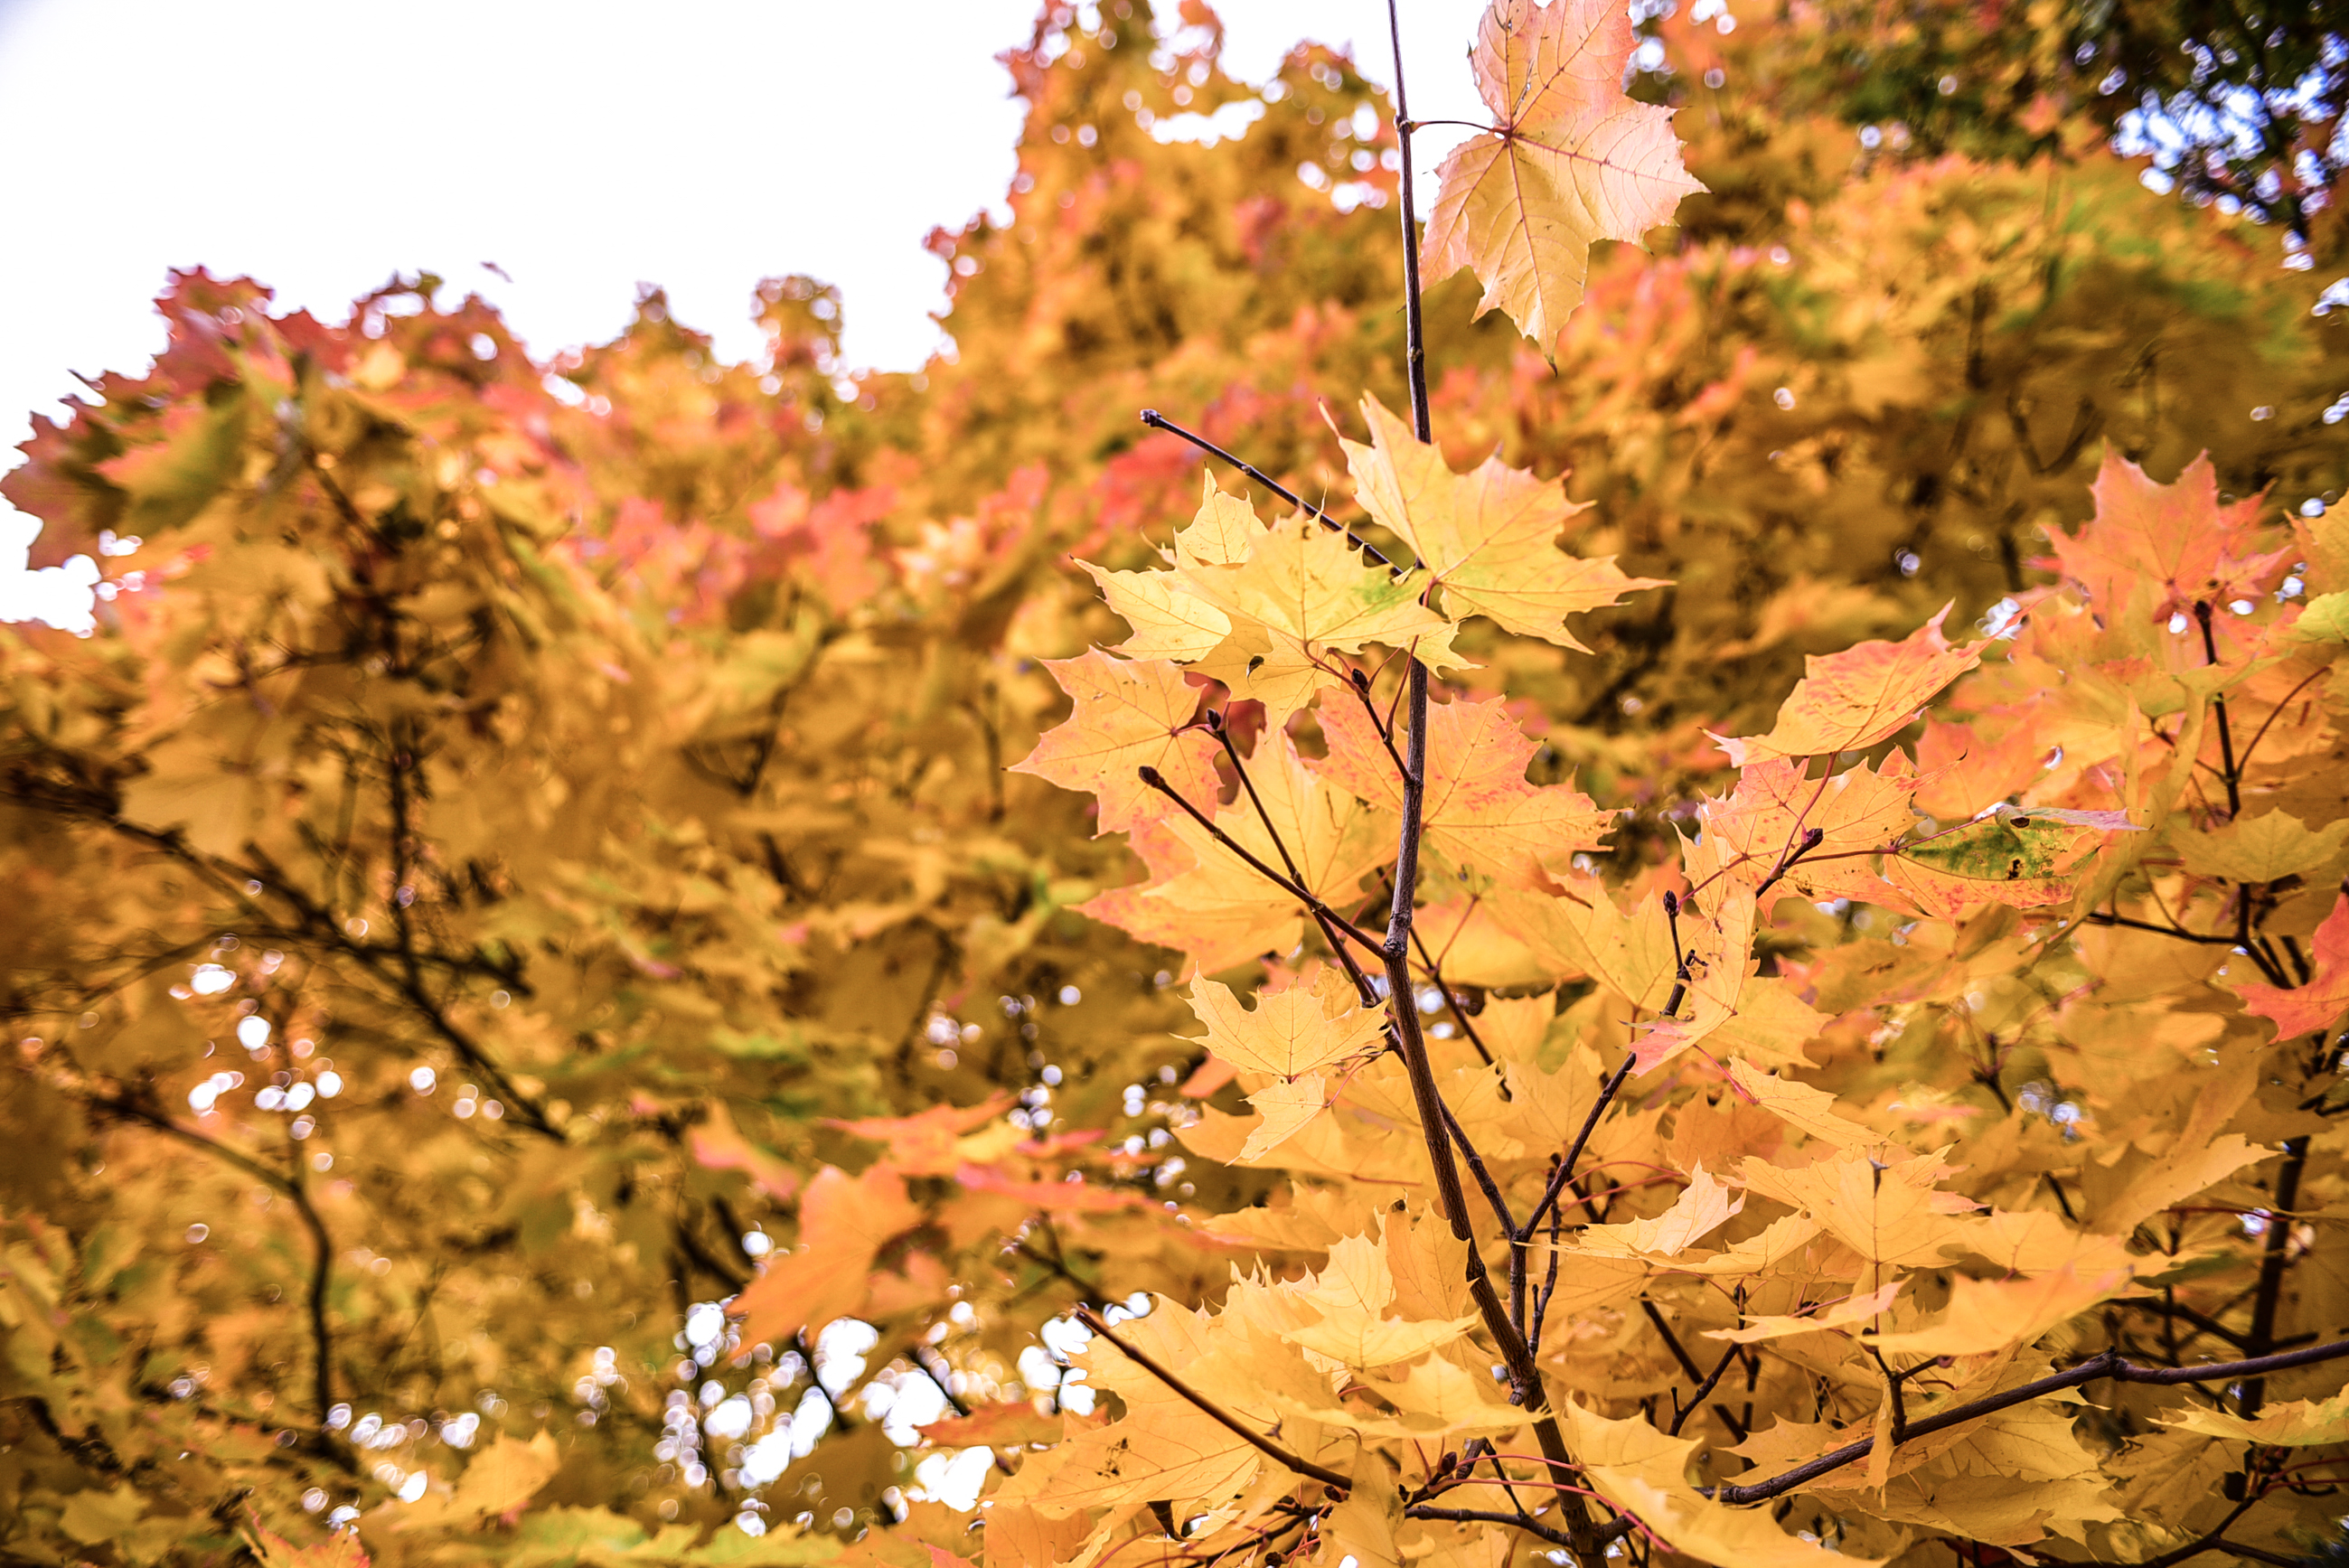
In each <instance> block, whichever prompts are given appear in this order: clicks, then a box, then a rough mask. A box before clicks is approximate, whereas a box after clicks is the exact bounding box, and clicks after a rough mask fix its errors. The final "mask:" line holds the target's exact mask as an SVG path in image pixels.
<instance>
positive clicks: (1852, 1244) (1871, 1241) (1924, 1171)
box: [1739, 1153, 1977, 1268]
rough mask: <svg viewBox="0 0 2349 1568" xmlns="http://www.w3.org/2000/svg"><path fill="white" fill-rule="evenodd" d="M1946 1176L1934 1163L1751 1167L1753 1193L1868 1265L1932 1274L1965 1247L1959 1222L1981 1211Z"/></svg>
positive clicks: (1921, 1159)
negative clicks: (1799, 1216)
mask: <svg viewBox="0 0 2349 1568" xmlns="http://www.w3.org/2000/svg"><path fill="white" fill-rule="evenodd" d="M1945 1173H1946V1168H1945V1167H1943V1166H1941V1165H1940V1163H1939V1162H1938V1161H1935V1160H1934V1159H1932V1158H1931V1157H1930V1156H1922V1155H1920V1156H1914V1157H1910V1158H1907V1159H1899V1160H1893V1161H1878V1160H1875V1159H1871V1158H1869V1157H1868V1156H1866V1155H1862V1154H1856V1153H1846V1154H1841V1155H1838V1156H1837V1158H1835V1159H1833V1160H1827V1161H1820V1162H1819V1163H1817V1164H1816V1165H1810V1166H1806V1167H1805V1168H1804V1169H1802V1170H1800V1171H1782V1170H1779V1169H1777V1168H1776V1167H1775V1166H1771V1165H1767V1164H1764V1162H1762V1161H1759V1160H1755V1159H1750V1158H1749V1159H1748V1160H1747V1161H1745V1162H1744V1165H1743V1166H1742V1167H1740V1170H1739V1175H1740V1177H1741V1179H1742V1180H1743V1181H1744V1183H1745V1185H1746V1187H1747V1189H1748V1190H1749V1191H1753V1192H1755V1193H1758V1194H1759V1195H1761V1196H1763V1197H1764V1198H1772V1199H1775V1200H1776V1201H1777V1202H1781V1203H1784V1204H1785V1205H1786V1206H1787V1207H1789V1208H1791V1209H1795V1210H1797V1211H1799V1212H1803V1213H1806V1214H1808V1215H1809V1216H1810V1217H1811V1218H1813V1219H1815V1220H1816V1221H1818V1222H1819V1223H1820V1224H1822V1225H1824V1226H1826V1229H1827V1230H1828V1231H1829V1232H1830V1233H1833V1234H1834V1236H1835V1237H1836V1239H1837V1240H1838V1241H1840V1242H1842V1243H1844V1245H1846V1246H1847V1247H1849V1248H1850V1249H1851V1250H1852V1251H1854V1252H1856V1253H1858V1254H1859V1255H1860V1256H1861V1257H1864V1258H1868V1259H1870V1260H1872V1261H1875V1262H1877V1263H1879V1264H1894V1265H1898V1266H1901V1267H1909V1268H1928V1267H1930V1266H1932V1265H1933V1264H1936V1263H1938V1262H1940V1260H1941V1259H1942V1258H1943V1257H1945V1256H1946V1255H1947V1254H1949V1253H1951V1252H1954V1251H1955V1250H1956V1249H1957V1248H1958V1247H1959V1246H1961V1245H1962V1241H1961V1237H1962V1234H1963V1233H1962V1229H1961V1227H1960V1226H1959V1225H1958V1223H1957V1222H1956V1221H1955V1219H1954V1216H1956V1215H1959V1214H1964V1213H1969V1212H1971V1211H1972V1210H1973V1209H1974V1208H1976V1207H1977V1205H1976V1204H1975V1203H1974V1202H1972V1201H1971V1199H1968V1198H1965V1197H1963V1196H1961V1195H1960V1194H1958V1193H1955V1192H1942V1191H1936V1190H1935V1189H1934V1186H1933V1183H1934V1182H1935V1181H1938V1180H1940V1177H1941V1176H1942V1175H1943V1174H1945Z"/></svg>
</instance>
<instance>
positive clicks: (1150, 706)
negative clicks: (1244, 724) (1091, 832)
mask: <svg viewBox="0 0 2349 1568" xmlns="http://www.w3.org/2000/svg"><path fill="white" fill-rule="evenodd" d="M1044 667H1045V668H1046V669H1048V670H1050V671H1051V672H1052V678H1053V679H1054V680H1056V681H1058V682H1060V684H1061V690H1062V691H1064V692H1067V693H1068V694H1069V696H1071V697H1072V698H1073V699H1075V705H1076V706H1075V707H1074V709H1073V711H1071V713H1070V715H1069V717H1068V718H1067V720H1066V721H1064V722H1063V723H1061V725H1059V726H1058V727H1055V728H1053V729H1051V730H1050V731H1047V732H1046V733H1045V734H1044V736H1043V737H1042V738H1040V739H1039V740H1038V741H1037V742H1036V748H1035V749H1034V750H1033V751H1030V753H1029V754H1028V755H1027V757H1026V758H1023V759H1021V760H1020V761H1018V762H1015V763H1013V764H1012V765H1011V771H1013V772H1014V773H1033V774H1035V775H1036V776H1037V777H1038V778H1040V779H1050V781H1051V782H1053V783H1055V784H1058V785H1060V786H1061V788H1062V789H1083V790H1090V791H1092V793H1094V794H1095V795H1097V796H1099V797H1100V799H1101V820H1100V826H1099V830H1100V831H1102V832H1104V833H1114V832H1124V831H1127V830H1131V829H1133V827H1135V826H1136V825H1137V824H1140V823H1143V822H1148V821H1154V820H1157V819H1159V818H1162V817H1164V816H1167V815H1169V814H1170V813H1172V812H1174V810H1176V809H1177V808H1176V807H1175V806H1174V803H1173V802H1172V801H1170V800H1168V799H1166V798H1165V796H1164V795H1163V794H1161V793H1160V792H1159V791H1157V790H1155V789H1151V788H1150V787H1148V786H1147V785H1145V784H1143V782H1142V779H1141V777H1140V775H1141V770H1142V769H1144V768H1154V769H1157V770H1158V772H1159V775H1160V776H1161V777H1162V778H1164V779H1165V780H1166V782H1167V783H1168V785H1169V786H1171V787H1172V788H1173V789H1175V790H1177V791H1178V792H1179V793H1181V794H1182V795H1183V797H1184V798H1185V799H1189V800H1192V801H1194V802H1197V801H1205V800H1209V799H1214V797H1215V793H1216V787H1217V786H1216V771H1215V766H1214V763H1213V761H1212V760H1211V759H1212V758H1214V756H1215V754H1216V750H1217V747H1216V739H1215V737H1214V736H1212V735H1210V734H1208V733H1207V732H1206V731H1205V730H1201V729H1193V728H1191V727H1190V724H1191V717H1192V716H1193V715H1194V714H1195V713H1196V712H1197V711H1198V707H1199V690H1198V688H1197V687H1196V686H1191V685H1189V684H1188V683H1186V682H1185V680H1184V678H1183V672H1182V670H1181V668H1180V667H1179V666H1177V665H1173V664H1169V663H1167V662H1165V661H1164V660H1156V659H1152V660H1143V661H1128V660H1124V659H1116V658H1112V657H1111V656H1110V655H1107V654H1104V653H1102V651H1101V650H1100V649H1098V648H1095V649H1092V650H1090V651H1089V652H1086V653H1083V654H1080V655H1077V656H1076V657H1075V658H1073V659H1047V660H1045V661H1044Z"/></svg>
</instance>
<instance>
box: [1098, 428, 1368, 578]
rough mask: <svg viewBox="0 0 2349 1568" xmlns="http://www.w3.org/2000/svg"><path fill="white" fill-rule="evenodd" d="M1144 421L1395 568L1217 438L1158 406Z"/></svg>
mask: <svg viewBox="0 0 2349 1568" xmlns="http://www.w3.org/2000/svg"><path fill="white" fill-rule="evenodd" d="M1142 422H1143V424H1145V425H1148V426H1149V427H1150V428H1153V429H1155V430H1164V431H1165V432H1166V433H1167V434H1168V435H1170V436H1180V437H1182V438H1183V439H1185V440H1186V441H1188V442H1190V443H1191V444H1192V445H1193V446H1195V447H1196V448H1198V449H1200V450H1201V451H1203V452H1206V453H1207V454H1208V455H1210V456H1212V457H1217V458H1221V459H1224V461H1226V462H1227V463H1229V464H1231V465H1232V467H1234V468H1236V469H1239V471H1240V472H1242V473H1244V474H1246V475H1247V477H1248V478H1250V479H1252V480H1256V482H1257V483H1258V484H1260V485H1262V486H1264V488H1265V489H1267V490H1270V491H1271V492H1272V493H1273V494H1275V495H1277V496H1278V497H1279V498H1280V499H1281V500H1285V501H1287V502H1288V504H1289V505H1291V506H1293V507H1295V508H1297V509H1298V510H1299V511H1302V512H1304V513H1305V514H1306V515H1307V516H1308V517H1310V518H1313V519H1314V520H1316V521H1319V522H1320V523H1321V524H1322V525H1323V526H1324V527H1327V528H1331V529H1335V530H1336V531H1338V532H1340V533H1342V534H1344V535H1345V536H1346V542H1348V543H1349V544H1351V545H1352V546H1353V547H1354V548H1355V549H1357V550H1359V551H1361V552H1362V553H1364V554H1365V555H1368V556H1369V557H1370V558H1371V560H1373V561H1375V562H1378V563H1379V564H1380V565H1381V566H1383V567H1386V568H1387V569H1388V570H1389V571H1393V570H1394V569H1395V563H1394V562H1392V561H1390V560H1388V559H1387V558H1386V557H1385V556H1384V555H1383V554H1381V553H1380V552H1379V549H1378V547H1377V546H1376V545H1374V544H1372V543H1371V542H1370V541H1369V540H1367V539H1364V538H1362V537H1361V535H1360V534H1358V533H1356V532H1355V531H1353V530H1352V529H1350V528H1348V527H1347V526H1346V525H1345V524H1344V523H1342V522H1340V521H1338V520H1337V519H1336V518H1334V517H1331V516H1330V514H1329V513H1328V512H1326V511H1322V510H1321V509H1320V508H1319V507H1318V506H1315V505H1314V504H1313V503H1312V502H1311V501H1309V500H1306V499H1305V498H1304V497H1302V496H1300V495H1299V494H1298V493H1297V492H1296V491H1295V490H1290V489H1289V488H1288V486H1287V485H1284V484H1282V483H1281V482H1280V481H1279V480H1276V479H1274V478H1273V477H1272V476H1271V475H1270V474H1268V473H1266V472H1265V471H1264V470H1263V469H1260V468H1257V466H1256V465H1255V464H1254V463H1251V462H1249V461H1247V459H1244V458H1237V457H1234V456H1233V455H1232V454H1231V453H1229V452H1227V451H1226V450H1224V449H1223V448H1221V447H1219V446H1217V445H1216V443H1215V442H1213V441H1211V440H1209V439H1207V438H1206V437H1205V436H1202V435H1200V434H1198V433H1197V432H1195V431H1192V430H1186V429H1185V428H1183V427H1182V426H1180V425H1178V424H1176V423H1175V422H1174V420H1172V419H1170V418H1167V417H1166V416H1165V415H1164V414H1162V413H1160V412H1159V411H1158V410H1157V409H1155V408H1144V409H1143V411H1142Z"/></svg>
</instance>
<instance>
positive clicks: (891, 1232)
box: [731, 1162, 925, 1345]
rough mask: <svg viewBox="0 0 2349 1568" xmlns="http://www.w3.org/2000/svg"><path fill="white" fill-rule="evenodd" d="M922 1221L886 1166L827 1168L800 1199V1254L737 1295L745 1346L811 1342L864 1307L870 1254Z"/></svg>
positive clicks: (917, 1208)
mask: <svg viewBox="0 0 2349 1568" xmlns="http://www.w3.org/2000/svg"><path fill="white" fill-rule="evenodd" d="M924 1218H925V1215H924V1212H923V1210H922V1208H921V1205H919V1204H917V1203H916V1202H914V1201H913V1200H912V1199H910V1198H908V1197H906V1195H905V1178H904V1177H903V1176H901V1175H899V1174H898V1173H897V1171H895V1169H894V1168H893V1167H891V1166H890V1165H889V1164H888V1163H887V1162H883V1163H881V1164H879V1165H875V1166H874V1167H872V1168H871V1169H870V1170H868V1171H865V1172H864V1175H862V1176H851V1175H849V1174H848V1172H846V1171H843V1170H841V1169H839V1168H838V1167H837V1166H832V1165H827V1166H825V1167H824V1168H823V1170H822V1171H818V1172H817V1173H816V1177H815V1180H814V1181H811V1182H809V1183H808V1186H807V1193H806V1195H805V1196H804V1197H802V1199H801V1200H800V1240H801V1243H802V1245H801V1247H800V1250H799V1251H797V1252H795V1253H784V1254H783V1255H782V1256H781V1257H778V1258H776V1259H775V1260H774V1261H773V1262H772V1263H771V1264H768V1265H767V1272H766V1273H764V1274H761V1275H760V1276H759V1277H758V1278H757V1279H754V1280H752V1281H751V1282H750V1284H747V1285H745V1286H744V1287H743V1289H742V1294H741V1295H738V1296H736V1297H735V1298H734V1305H733V1307H732V1309H731V1310H732V1311H733V1313H734V1314H735V1315H737V1316H740V1318H741V1319H742V1342H743V1343H744V1344H745V1345H749V1344H751V1343H753V1342H755V1341H758V1340H766V1341H768V1342H770V1343H772V1344H778V1345H788V1344H790V1343H791V1341H792V1336H793V1335H795V1334H797V1333H799V1332H800V1331H801V1330H802V1329H805V1330H806V1331H807V1336H808V1341H809V1343H810V1344H813V1343H814V1341H815V1336H817V1335H818V1334H821V1333H822V1332H823V1326H824V1325H825V1324H827V1323H830V1322H831V1321H832V1320H833V1318H836V1317H845V1316H847V1315H849V1314H851V1313H853V1312H855V1311H857V1310H858V1309H859V1308H860V1307H862V1306H863V1305H864V1298H865V1294H866V1290H867V1287H868V1284H869V1283H870V1276H871V1274H872V1271H873V1260H874V1256H875V1255H876V1254H878V1253H879V1252H880V1251H881V1249H882V1248H883V1247H885V1246H886V1245H887V1244H888V1243H890V1242H892V1241H894V1240H895V1238H896V1237H898V1236H900V1235H903V1234H904V1233H905V1232H907V1231H909V1230H911V1229H913V1228H914V1227H915V1226H916V1225H917V1224H919V1223H921V1222H922V1221H923V1219H924Z"/></svg>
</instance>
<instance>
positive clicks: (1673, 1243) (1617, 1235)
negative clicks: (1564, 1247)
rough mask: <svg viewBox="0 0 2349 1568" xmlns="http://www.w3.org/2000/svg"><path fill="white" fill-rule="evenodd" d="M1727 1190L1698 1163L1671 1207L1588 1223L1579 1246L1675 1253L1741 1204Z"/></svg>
mask: <svg viewBox="0 0 2349 1568" xmlns="http://www.w3.org/2000/svg"><path fill="white" fill-rule="evenodd" d="M1729 1193H1730V1189H1729V1188H1728V1187H1727V1186H1725V1185H1724V1184H1723V1182H1722V1181H1721V1179H1720V1178H1719V1177H1717V1176H1714V1175H1713V1174H1712V1173H1711V1172H1709V1171H1706V1170H1705V1168H1704V1167H1703V1166H1702V1165H1701V1164H1700V1165H1699V1166H1697V1168H1696V1169H1695V1170H1693V1171H1690V1172H1689V1178H1688V1185H1687V1187H1685V1188H1684V1189H1682V1191H1681V1195H1680V1196H1679V1197H1678V1198H1676V1199H1674V1200H1673V1202H1672V1206H1671V1208H1669V1209H1667V1210H1665V1211H1664V1212H1662V1213H1661V1214H1658V1215H1656V1216H1655V1217H1654V1218H1653V1219H1647V1220H1632V1221H1630V1222H1627V1223H1624V1224H1619V1225H1592V1226H1590V1227H1588V1229H1586V1230H1585V1231H1584V1232H1583V1233H1582V1238H1581V1241H1582V1246H1583V1248H1584V1250H1585V1251H1588V1252H1592V1253H1600V1254H1602V1255H1603V1254H1608V1253H1612V1254H1614V1255H1616V1256H1619V1257H1628V1256H1632V1255H1636V1254H1640V1253H1647V1254H1651V1255H1654V1256H1659V1257H1672V1256H1675V1255H1677V1254H1679V1253H1684V1252H1686V1251H1687V1250H1688V1248H1689V1247H1690V1245H1691V1244H1692V1243H1695V1242H1697V1241H1700V1240H1702V1238H1704V1237H1706V1236H1708V1235H1711V1234H1712V1233H1713V1232H1714V1231H1717V1230H1719V1229H1720V1228H1721V1227H1722V1226H1723V1225H1725V1224H1727V1223H1728V1222H1730V1221H1731V1220H1732V1219H1733V1218H1734V1217H1735V1216H1736V1215H1737V1213H1738V1212H1740V1211H1741V1210H1743V1209H1744V1207H1745V1200H1744V1198H1743V1197H1740V1198H1736V1199H1732V1198H1731V1197H1730V1195H1729Z"/></svg>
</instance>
